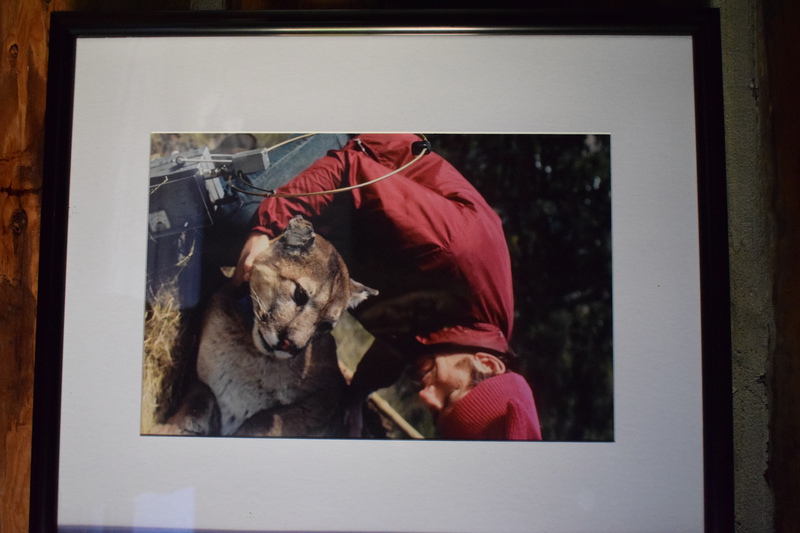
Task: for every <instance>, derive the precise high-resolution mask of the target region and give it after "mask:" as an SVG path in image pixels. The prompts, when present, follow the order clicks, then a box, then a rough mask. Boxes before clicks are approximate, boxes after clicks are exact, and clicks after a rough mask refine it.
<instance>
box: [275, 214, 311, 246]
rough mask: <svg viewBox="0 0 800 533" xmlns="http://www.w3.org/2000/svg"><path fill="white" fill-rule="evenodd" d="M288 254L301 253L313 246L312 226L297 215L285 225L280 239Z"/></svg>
mask: <svg viewBox="0 0 800 533" xmlns="http://www.w3.org/2000/svg"><path fill="white" fill-rule="evenodd" d="M280 242H281V244H283V246H285V247H286V249H287V251H288V252H289V253H302V252H305V251H307V250H308V249H309V248H311V247H312V246H313V245H314V226H312V225H311V222H309V221H308V220H306V219H304V218H303V217H301V216H300V215H297V216H296V217H294V218H293V219H292V220H290V221H289V223H288V224H287V225H286V229H285V230H283V235H281V238H280Z"/></svg>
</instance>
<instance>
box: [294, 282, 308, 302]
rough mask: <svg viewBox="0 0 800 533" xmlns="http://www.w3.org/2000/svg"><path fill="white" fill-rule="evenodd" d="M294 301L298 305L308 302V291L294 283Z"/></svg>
mask: <svg viewBox="0 0 800 533" xmlns="http://www.w3.org/2000/svg"><path fill="white" fill-rule="evenodd" d="M294 303H296V304H297V305H298V306H304V305H306V304H307V303H308V293H307V292H306V290H305V289H304V288H303V287H301V286H300V285H295V288H294Z"/></svg>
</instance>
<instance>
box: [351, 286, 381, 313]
mask: <svg viewBox="0 0 800 533" xmlns="http://www.w3.org/2000/svg"><path fill="white" fill-rule="evenodd" d="M377 295H378V291H376V290H375V289H370V288H369V287H367V286H366V285H363V284H361V283H359V282H357V281H354V280H352V279H351V280H350V302H349V303H348V304H347V308H348V309H352V308H354V307H355V306H357V305H358V304H360V303H361V302H363V301H364V300H366V299H367V298H369V297H370V296H377Z"/></svg>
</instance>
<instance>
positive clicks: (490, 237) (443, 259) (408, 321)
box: [236, 134, 541, 439]
mask: <svg viewBox="0 0 800 533" xmlns="http://www.w3.org/2000/svg"><path fill="white" fill-rule="evenodd" d="M420 140H421V139H420V137H418V136H416V135H406V134H399V135H377V134H376V135H361V136H358V137H355V138H354V139H352V140H351V141H350V142H349V143H348V144H347V145H346V146H345V147H344V148H343V149H341V150H337V151H331V152H329V153H328V155H327V156H325V157H323V158H321V159H319V160H318V161H316V162H315V163H314V164H312V165H311V166H310V167H309V168H308V169H306V170H305V171H304V172H302V173H301V174H299V175H298V176H297V177H296V178H295V179H293V180H292V181H291V182H289V183H288V184H287V185H285V186H284V187H281V189H280V190H279V192H280V193H281V195H287V196H288V197H274V198H266V199H265V200H264V201H263V202H262V203H261V205H260V207H259V209H258V212H257V214H256V220H255V221H254V227H253V230H252V232H251V234H250V237H249V238H248V240H247V242H246V244H245V246H244V249H243V250H242V254H241V257H240V260H239V265H238V267H237V272H236V282H242V281H247V280H248V276H249V270H250V268H251V267H252V261H253V259H254V258H255V256H256V255H258V253H260V252H261V251H263V250H264V249H265V248H266V247H267V246H268V241H269V239H270V238H271V237H272V236H274V235H278V234H279V233H280V231H281V230H282V228H283V227H285V225H286V224H287V223H288V221H289V220H290V219H291V218H292V217H294V216H296V215H298V214H299V215H302V216H304V217H305V218H307V219H308V220H310V221H311V222H312V223H313V224H314V227H315V231H317V233H319V234H320V235H322V236H324V237H325V238H327V239H328V240H330V241H331V242H333V244H334V245H335V246H336V247H337V249H338V250H339V251H340V253H341V254H342V255H343V256H344V258H345V260H346V262H347V264H348V267H349V268H350V270H351V275H352V277H353V278H354V279H357V280H359V281H360V282H362V283H364V284H366V285H368V286H370V287H374V288H376V289H378V290H379V291H380V296H379V297H378V298H375V299H374V300H372V301H370V300H368V301H367V302H365V304H362V306H361V307H359V308H358V309H357V310H356V312H354V314H355V315H356V318H358V319H359V321H360V322H361V323H362V325H363V326H364V327H365V328H366V329H367V330H368V331H370V332H371V333H372V334H373V335H374V336H375V337H376V342H375V343H374V344H373V346H372V347H371V348H370V350H369V351H368V352H367V353H366V354H365V355H364V358H363V359H362V361H361V363H360V364H359V366H358V369H357V371H356V374H355V376H354V377H353V381H352V383H351V391H352V392H353V394H354V395H355V396H356V397H366V395H367V394H368V393H369V392H372V391H373V390H376V389H377V388H380V387H384V386H387V385H390V384H391V383H393V382H394V381H396V379H397V378H398V377H399V376H400V374H401V373H402V371H403V369H404V368H405V367H406V366H407V364H408V362H409V354H422V355H421V356H420V357H419V358H418V361H419V363H418V372H419V374H420V378H421V385H422V389H421V392H420V398H421V399H422V400H423V402H425V403H426V404H427V405H428V406H429V407H430V408H431V410H432V411H433V412H434V414H435V415H436V416H437V417H438V422H437V425H438V427H439V430H440V432H441V434H442V436H444V437H449V438H486V439H506V438H522V439H540V438H541V433H540V431H539V421H538V416H537V414H536V407H535V405H534V403H533V396H532V394H531V392H530V388H529V387H528V386H527V383H525V381H524V379H522V377H521V376H519V375H518V374H514V373H511V372H509V371H508V370H509V367H510V366H511V365H512V364H513V362H514V357H513V355H512V352H511V350H510V348H509V344H508V339H509V338H510V336H511V332H512V321H513V312H514V300H513V290H512V278H511V266H510V259H509V254H508V247H507V245H506V241H505V236H504V234H503V228H502V224H501V221H500V219H499V217H498V216H497V214H496V213H495V212H494V211H493V210H492V208H491V207H490V206H489V205H488V204H487V203H486V201H485V200H484V199H483V197H482V196H481V195H480V193H479V192H478V191H477V190H476V189H475V188H474V187H473V186H472V185H471V184H470V183H469V182H468V181H467V180H466V179H464V177H463V176H461V174H460V173H459V172H458V171H457V170H455V168H453V167H452V166H451V165H450V164H449V163H448V162H447V161H445V160H444V159H442V158H441V157H440V156H438V155H437V154H434V153H429V154H427V153H426V155H424V156H422V157H420V158H417V152H419V151H420V150H421V149H422V148H421V145H420V144H419V143H420ZM412 147H414V148H412ZM426 151H427V150H426ZM415 159H416V160H415ZM409 163H411V164H410V165H409ZM401 167H405V168H403V170H402V171H401V172H398V173H396V174H394V175H392V176H390V177H388V178H386V179H382V180H376V178H381V177H383V176H385V175H387V174H390V173H393V172H395V171H396V170H397V169H399V168H401ZM373 180H376V181H375V183H370V182H372V181H373ZM363 184H366V186H362V187H360V188H355V189H353V190H350V191H348V192H345V193H342V194H334V193H326V194H318V195H313V196H302V195H303V194H305V193H309V192H319V191H332V190H334V189H339V188H343V187H349V186H361V185H363ZM295 194H297V195H299V196H291V195H295ZM467 398H469V399H470V401H466V400H467ZM462 405H463V406H464V407H460V406H462Z"/></svg>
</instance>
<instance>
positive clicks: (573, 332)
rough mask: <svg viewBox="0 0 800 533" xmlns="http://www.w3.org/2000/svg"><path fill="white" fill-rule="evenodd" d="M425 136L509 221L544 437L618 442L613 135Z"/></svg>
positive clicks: (523, 336)
mask: <svg viewBox="0 0 800 533" xmlns="http://www.w3.org/2000/svg"><path fill="white" fill-rule="evenodd" d="M428 137H429V139H430V140H431V142H432V144H433V149H434V151H436V152H438V153H439V154H441V155H442V156H443V157H445V158H446V159H447V160H448V161H450V162H451V163H452V164H453V165H454V166H455V167H456V168H457V169H458V170H459V171H461V173H462V174H464V176H465V177H466V178H467V179H469V180H470V181H471V182H472V183H473V184H474V185H475V186H476V187H477V188H478V189H479V190H480V191H481V192H482V193H483V195H484V197H485V198H486V199H487V200H488V202H489V203H490V204H491V205H492V206H493V207H494V208H495V210H496V211H497V212H498V214H499V215H500V217H501V218H502V220H503V227H504V229H505V232H506V239H507V241H508V246H509V250H510V253H511V260H512V269H513V274H514V284H515V300H516V316H515V329H514V334H513V338H512V345H513V347H514V349H515V351H516V352H517V353H518V354H519V356H520V369H519V370H520V372H521V373H522V374H523V375H524V376H525V377H526V379H528V381H529V383H530V384H531V386H532V388H533V390H534V395H535V398H536V402H537V407H538V409H539V416H540V418H541V423H542V431H543V434H544V437H545V439H546V440H565V441H595V440H613V438H614V414H613V398H614V396H613V343H612V309H611V295H612V291H611V176H610V137H609V136H607V135H467V136H465V135H429V136H428Z"/></svg>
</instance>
